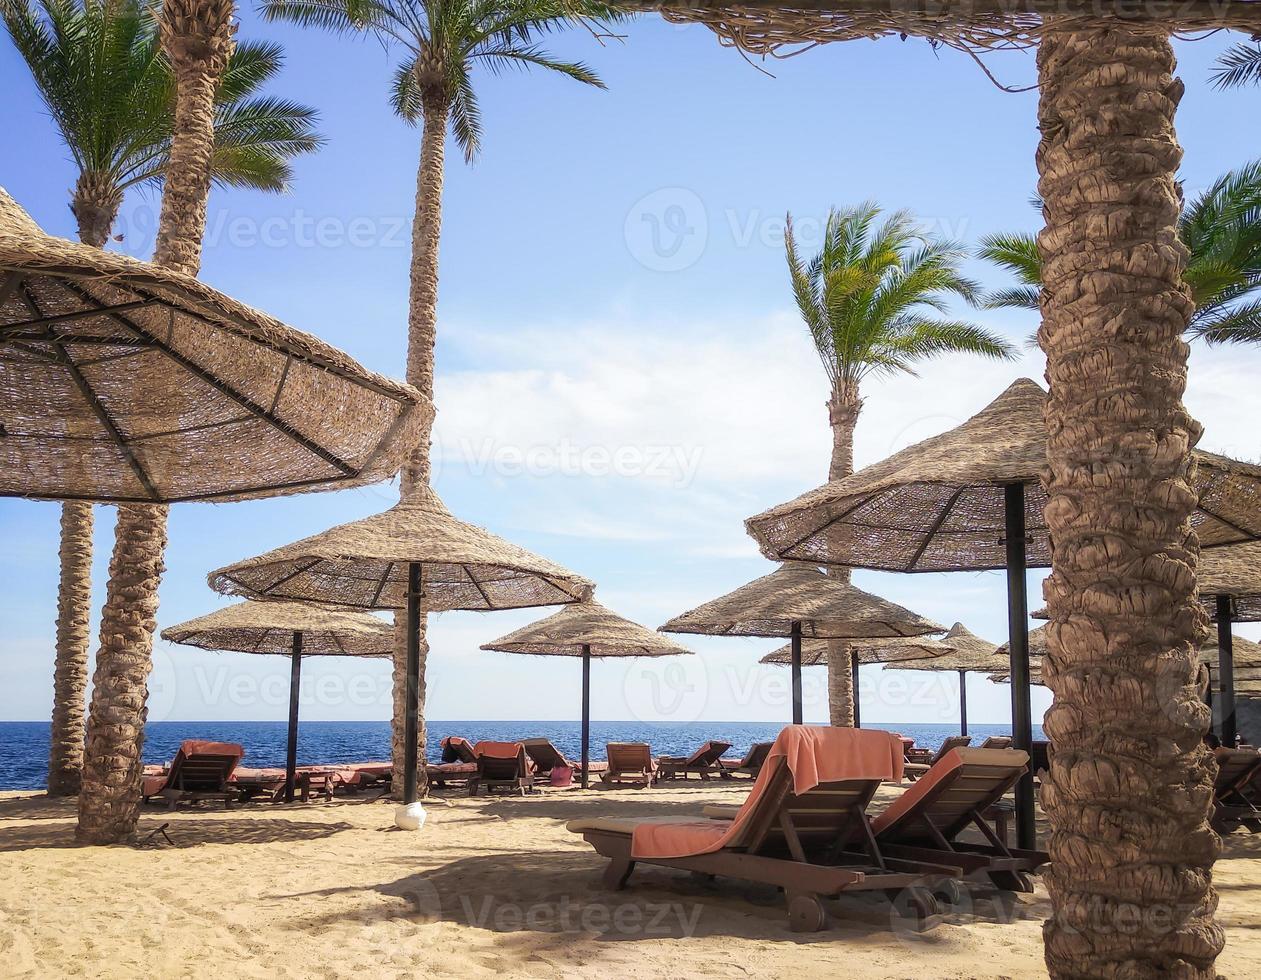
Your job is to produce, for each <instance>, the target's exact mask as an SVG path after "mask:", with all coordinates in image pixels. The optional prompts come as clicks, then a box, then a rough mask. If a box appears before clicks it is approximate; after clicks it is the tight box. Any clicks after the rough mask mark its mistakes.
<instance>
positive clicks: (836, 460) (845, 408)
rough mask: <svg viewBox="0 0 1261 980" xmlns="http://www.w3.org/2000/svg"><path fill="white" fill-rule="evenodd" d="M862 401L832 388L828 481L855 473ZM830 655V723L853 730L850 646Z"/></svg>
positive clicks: (831, 647)
mask: <svg viewBox="0 0 1261 980" xmlns="http://www.w3.org/2000/svg"><path fill="white" fill-rule="evenodd" d="M862 407H863V400H862V399H861V398H860V397H859V396H858V391H857V389H856V388H855V387H853V386H851V385H846V384H837V385H835V386H833V389H832V397H831V398H830V399H829V400H828V422H829V424H830V425H831V426H832V460H831V462H830V463H829V465H828V479H829V480H843V479H845V477H847V476H849V475H850V474H852V473H853V472H854V429H855V427H857V425H858V414H859V412H861V411H862ZM827 572H828V575H829V576H830V577H832V578H837V579H840V580H841V581H844V582H848V581H849V579H850V570H849V569H848V568H845V567H844V566H841V565H831V566H829V567H828V570H827ZM827 654H828V722H829V724H831V725H832V726H834V727H836V728H853V727H854V697H855V691H854V681H853V675H852V674H851V673H850V645H849V644H848V643H846V642H845V641H844V640H829V641H828V647H827Z"/></svg>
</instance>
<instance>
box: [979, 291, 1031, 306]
mask: <svg viewBox="0 0 1261 980" xmlns="http://www.w3.org/2000/svg"><path fill="white" fill-rule="evenodd" d="M1041 299H1042V289H1041V287H1039V286H1014V287H1012V288H1011V289H997V290H995V291H994V292H992V293H986V294H985V295H984V296H982V297H981V303H980V305H981V309H983V310H1001V309H1017V310H1040V309H1041V308H1042V306H1041Z"/></svg>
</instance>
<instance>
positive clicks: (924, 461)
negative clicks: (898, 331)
mask: <svg viewBox="0 0 1261 980" xmlns="http://www.w3.org/2000/svg"><path fill="white" fill-rule="evenodd" d="M1046 402H1047V394H1046V392H1045V391H1043V389H1042V388H1041V386H1039V385H1038V384H1037V383H1036V382H1034V381H1032V380H1031V379H1029V378H1021V379H1018V380H1017V381H1016V382H1015V383H1013V384H1012V385H1011V386H1010V387H1009V388H1008V389H1007V390H1006V391H1004V392H1003V393H1002V394H1001V395H1000V396H999V397H998V398H996V399H995V400H994V401H993V402H991V403H990V404H989V405H987V406H986V407H985V408H984V409H982V410H981V411H980V412H979V413H978V414H976V415H974V416H973V417H972V418H970V419H968V420H967V421H966V422H964V423H963V424H961V425H959V426H957V427H955V428H954V429H951V430H949V431H948V432H944V433H942V434H940V435H937V436H933V437H931V438H929V439H925V440H924V441H922V442H919V443H916V444H915V445H913V446H909V447H907V448H906V449H903V450H902V451H901V452H898V453H895V454H894V455H892V456H890V457H889V458H888V459H885V460H883V461H881V462H879V463H876V464H875V465H873V466H868V467H866V468H865V469H862V470H859V471H858V472H857V473H855V474H854V475H853V476H850V477H847V478H845V479H843V480H837V481H835V482H833V483H829V484H826V485H825V486H823V487H820V488H818V489H815V490H811V491H809V492H808V493H805V494H803V495H802V496H800V497H798V498H796V499H795V500H791V501H789V502H787V503H784V504H780V505H779V506H777V507H773V508H771V509H770V510H768V511H765V512H763V513H761V514H758V515H756V516H754V517H751V518H749V520H748V521H747V522H746V527H747V528H748V531H749V533H750V534H751V535H752V536H753V537H754V539H755V540H757V542H758V544H759V546H760V547H761V549H762V552H763V554H765V555H766V556H767V557H768V558H772V559H778V560H784V559H789V560H794V561H809V562H819V563H827V564H837V565H846V566H850V567H858V568H874V569H882V570H885V571H901V572H944V571H980V570H986V569H999V568H1005V569H1006V571H1007V590H1008V634H1009V637H1010V643H1011V646H1010V648H1009V649H1010V660H1011V672H1012V674H1013V676H1014V678H1015V681H1016V682H1015V683H1014V684H1013V685H1012V734H1013V741H1014V743H1015V745H1016V747H1017V748H1022V749H1025V750H1028V748H1029V747H1030V745H1031V743H1032V741H1033V716H1032V709H1031V706H1030V700H1029V692H1028V685H1027V683H1025V681H1026V679H1027V673H1028V666H1029V663H1028V649H1027V632H1028V599H1027V596H1026V583H1025V573H1026V570H1027V569H1028V568H1029V567H1030V566H1035V567H1036V566H1043V567H1044V566H1047V565H1049V564H1050V559H1051V554H1050V541H1049V538H1048V533H1047V525H1046V521H1045V518H1044V516H1043V511H1044V508H1045V506H1046V502H1047V498H1046V491H1045V489H1044V488H1043V486H1042V483H1041V473H1042V471H1043V470H1044V469H1045V467H1046V459H1047V436H1046V424H1045V422H1044V418H1043V410H1044V407H1045V405H1046ZM1192 456H1193V458H1194V460H1195V462H1196V463H1197V467H1196V476H1195V489H1196V492H1197V494H1198V496H1199V506H1198V508H1197V509H1196V511H1195V512H1194V513H1193V515H1192V523H1193V524H1194V526H1195V528H1196V530H1197V532H1198V534H1199V538H1200V544H1201V547H1202V548H1205V549H1208V548H1213V547H1221V546H1224V545H1229V544H1235V543H1238V542H1242V541H1248V540H1253V539H1255V538H1258V537H1261V506H1258V504H1261V467H1258V466H1253V465H1251V464H1246V463H1239V462H1236V461H1234V460H1229V459H1226V458H1225V457H1221V456H1215V455H1213V454H1211V453H1206V452H1202V451H1200V450H1194V451H1193V452H1192ZM1016 798H1017V799H1016V803H1017V806H1016V811H1017V812H1016V822H1017V831H1018V835H1019V838H1020V846H1021V847H1024V848H1032V847H1034V845H1035V844H1036V830H1035V824H1034V797H1033V777H1032V774H1026V775H1025V776H1024V777H1022V779H1021V781H1020V782H1019V783H1018V784H1017V787H1016Z"/></svg>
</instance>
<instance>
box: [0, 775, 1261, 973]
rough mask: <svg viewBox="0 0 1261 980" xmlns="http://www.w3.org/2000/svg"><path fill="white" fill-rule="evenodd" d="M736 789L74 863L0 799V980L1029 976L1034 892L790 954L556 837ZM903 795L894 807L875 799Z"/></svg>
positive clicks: (497, 807)
mask: <svg viewBox="0 0 1261 980" xmlns="http://www.w3.org/2000/svg"><path fill="white" fill-rule="evenodd" d="M745 792H747V785H740V786H735V785H731V784H705V785H702V784H700V783H692V784H691V785H689V786H669V787H666V788H654V789H650V790H645V791H635V790H621V791H616V792H605V791H597V790H590V791H586V792H582V791H579V790H557V791H545V792H540V793H537V794H535V795H534V796H532V797H529V798H525V799H522V798H519V797H517V798H501V797H496V798H494V799H486V798H484V797H479V798H475V799H470V798H468V797H466V796H464V795H462V794H453V795H451V796H449V797H447V799H446V802H438V801H436V802H435V803H434V805H433V806H432V807H430V818H429V823H428V826H427V827H426V828H425V830H424V831H423V832H422V833H420V834H409V833H404V832H401V831H396V830H394V829H392V820H391V817H392V809H391V806H390V805H389V804H388V803H385V802H367V801H360V800H354V799H351V800H348V801H341V800H338V801H336V802H334V803H332V804H314V803H313V804H305V805H304V804H293V805H288V806H285V805H279V806H277V805H267V804H261V805H260V804H256V805H249V806H238V807H236V808H234V809H232V810H230V811H228V810H224V809H223V808H222V807H221V806H218V805H208V806H203V807H201V808H199V809H194V810H181V811H179V812H177V813H174V814H171V813H168V812H166V811H165V810H163V809H159V808H148V809H146V811H145V814H144V816H143V817H142V819H141V822H140V836H141V839H144V838H145V837H148V836H149V835H151V834H153V833H154V832H155V831H157V830H158V828H159V827H161V826H162V825H163V824H169V826H168V827H167V828H166V835H167V836H169V838H170V843H168V842H167V840H165V839H164V838H163V836H162V834H160V833H159V834H157V835H156V836H155V837H154V843H153V844H152V845H151V846H147V847H141V848H132V847H108V848H107V847H86V848H80V847H75V846H73V834H74V802H73V801H66V800H50V799H48V798H46V797H43V796H39V795H33V794H29V793H28V794H16V793H8V794H4V795H3V796H0V949H4V950H5V956H4V962H3V964H0V975H3V976H7V977H24V976H80V977H133V976H138V975H159V976H193V975H206V974H208V973H212V972H215V971H226V972H228V973H230V974H231V975H233V976H242V977H295V978H296V977H312V976H333V977H342V976H345V977H351V976H357V975H362V974H363V973H364V972H365V971H371V972H372V973H373V975H375V976H383V977H403V976H409V977H410V976H415V975H418V974H423V975H431V976H441V977H447V976H449V977H468V976H496V975H497V976H510V977H534V976H538V977H551V976H562V977H610V978H611V977H649V976H664V975H674V976H688V977H704V976H724V977H725V976H732V975H746V976H754V977H806V976H824V975H830V976H848V977H861V978H884V977H888V978H893V977H898V978H901V977H914V978H917V980H928V978H938V977H940V978H947V977H950V978H959V977H976V978H982V977H984V978H999V977H1038V976H1045V970H1044V969H1043V965H1042V948H1041V938H1040V923H1041V920H1042V918H1043V917H1044V916H1045V915H1046V914H1047V909H1048V902H1047V899H1046V894H1045V891H1044V890H1043V889H1042V888H1041V887H1040V886H1039V888H1038V890H1037V891H1036V892H1035V893H1034V894H1033V895H1025V896H1020V898H1019V900H1018V903H1017V905H1016V906H1015V907H1014V908H1013V909H1010V910H1007V909H1004V908H1003V907H1002V906H1001V905H996V904H995V903H994V902H992V901H991V900H990V899H989V898H988V897H981V896H978V898H977V899H976V901H975V902H974V907H973V909H972V914H970V915H965V914H958V913H956V914H952V915H950V916H948V917H947V919H946V921H945V922H944V923H943V924H942V925H941V926H939V927H938V928H937V929H936V930H934V931H932V932H931V933H929V934H927V935H925V936H913V935H907V934H905V933H904V932H903V931H902V930H901V929H898V928H895V927H894V926H893V923H892V919H891V916H890V912H889V907H888V905H887V904H885V902H884V901H883V900H881V899H877V898H873V897H863V896H856V897H853V898H846V899H843V900H841V901H839V902H835V903H831V905H830V908H829V911H830V913H831V914H832V916H833V920H834V921H833V927H832V928H831V929H830V930H829V931H826V932H822V933H817V934H810V935H795V934H793V933H791V932H789V931H788V929H787V926H786V922H785V918H784V912H783V905H782V901H781V900H780V898H779V896H778V895H777V894H776V893H775V892H774V891H773V890H768V889H759V888H754V887H743V886H740V885H738V884H736V883H733V882H730V881H719V882H715V883H708V882H705V881H702V880H700V879H698V878H695V877H692V876H690V875H687V874H683V873H680V872H673V871H669V870H664V869H653V868H640V869H638V870H637V871H636V873H635V875H634V877H633V878H632V879H631V887H630V888H628V889H627V890H626V891H624V892H621V893H617V894H612V893H609V892H606V891H604V890H603V889H602V887H601V885H600V880H599V872H600V870H601V868H602V867H603V862H602V859H600V858H598V857H597V856H596V855H595V854H594V853H593V852H592V850H591V849H590V848H589V847H588V846H586V845H585V844H584V843H583V842H582V840H581V839H580V838H578V837H575V836H574V835H572V834H570V833H568V832H567V831H566V830H565V826H564V825H565V821H566V820H569V819H571V818H574V817H578V816H584V815H592V814H601V815H604V814H609V815H620V816H639V815H645V816H646V815H663V814H679V815H693V814H696V813H699V811H700V808H701V807H702V806H703V805H704V804H705V803H711V802H726V803H732V802H738V801H739V800H740V799H741V798H742V796H743V794H744V793H745ZM897 792H898V790H897V789H896V788H893V787H888V788H886V789H884V790H882V792H881V797H880V799H881V800H883V801H887V800H888V799H890V798H892V796H893V795H895V794H896V793H897ZM1216 881H1217V887H1218V889H1219V891H1220V893H1221V910H1220V913H1219V918H1220V921H1222V922H1223V923H1224V924H1225V925H1226V927H1227V929H1228V933H1227V936H1228V940H1227V943H1228V944H1227V947H1226V950H1225V952H1224V953H1223V955H1222V957H1221V958H1220V959H1219V960H1218V968H1219V970H1220V971H1221V972H1222V973H1223V974H1224V975H1225V976H1227V977H1232V978H1233V977H1249V976H1258V975H1261V908H1259V907H1258V906H1257V903H1256V897H1257V894H1258V891H1261V836H1253V835H1250V834H1247V833H1246V832H1237V833H1235V834H1232V835H1230V837H1229V838H1228V839H1227V840H1226V842H1225V851H1224V854H1223V858H1222V860H1221V861H1219V862H1218V864H1217V866H1216Z"/></svg>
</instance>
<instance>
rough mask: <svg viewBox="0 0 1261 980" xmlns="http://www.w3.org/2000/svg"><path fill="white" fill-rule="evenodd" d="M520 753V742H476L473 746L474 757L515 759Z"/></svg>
mask: <svg viewBox="0 0 1261 980" xmlns="http://www.w3.org/2000/svg"><path fill="white" fill-rule="evenodd" d="M520 751H521V743H520V742H478V743H477V744H476V745H474V746H473V754H474V755H479V756H481V755H484V756H488V757H489V758H491V759H515V758H516V757H517V753H519V752H520Z"/></svg>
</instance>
